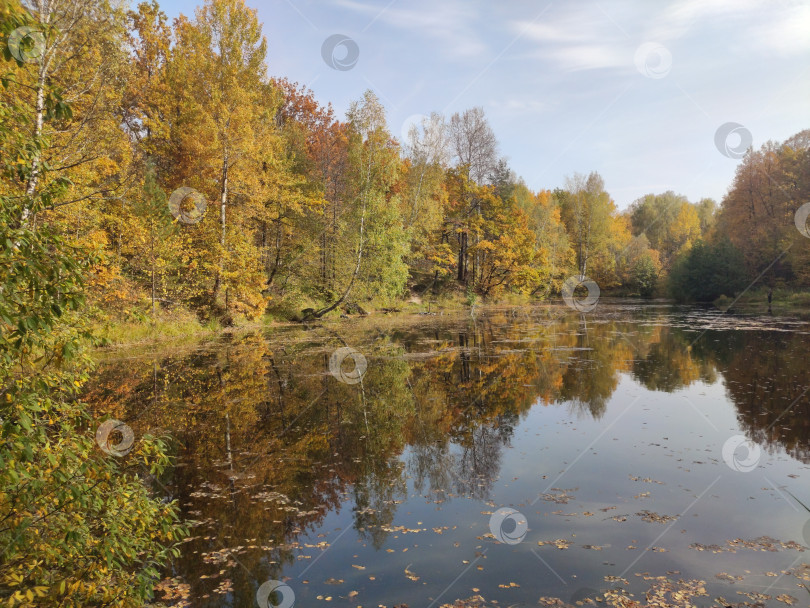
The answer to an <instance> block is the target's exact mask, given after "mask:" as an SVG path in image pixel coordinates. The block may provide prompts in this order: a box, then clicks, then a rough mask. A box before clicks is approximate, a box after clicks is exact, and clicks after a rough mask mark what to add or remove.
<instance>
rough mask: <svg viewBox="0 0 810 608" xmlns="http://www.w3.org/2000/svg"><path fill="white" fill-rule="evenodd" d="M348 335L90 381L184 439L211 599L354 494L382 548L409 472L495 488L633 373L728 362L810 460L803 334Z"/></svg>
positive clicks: (739, 401) (742, 389)
mask: <svg viewBox="0 0 810 608" xmlns="http://www.w3.org/2000/svg"><path fill="white" fill-rule="evenodd" d="M341 332H343V333H342V335H341V336H337V335H335V334H334V333H330V332H327V331H325V330H314V331H308V330H304V329H293V330H289V331H284V332H277V333H275V334H273V335H272V336H269V337H266V336H262V335H246V336H241V337H233V338H230V339H228V340H225V341H223V342H221V343H219V344H217V345H215V346H212V347H210V348H205V349H201V350H199V351H195V352H191V353H186V354H177V355H170V356H168V357H163V358H149V357H144V358H136V359H131V360H126V361H118V362H113V363H109V364H106V365H103V366H102V367H101V368H100V370H99V372H98V374H97V376H96V378H95V380H94V382H93V383H92V385H91V386H90V387H89V389H88V394H87V398H88V400H89V401H90V402H91V403H92V404H94V406H95V407H96V408H97V409H98V410H99V411H102V412H106V413H109V414H110V415H112V416H115V417H116V418H119V419H121V420H124V421H126V422H127V423H129V424H130V425H131V426H132V427H133V428H134V429H135V431H136V434H140V433H143V432H146V431H147V430H152V431H153V432H154V431H156V430H164V431H168V432H171V433H172V435H173V436H174V437H175V438H176V440H177V442H178V443H177V445H178V450H179V453H180V456H181V458H180V463H179V466H177V467H175V468H174V470H172V471H171V472H170V473H169V474H167V476H166V477H165V478H164V479H162V480H160V481H161V482H162V483H163V485H164V487H165V491H166V492H168V493H169V494H170V495H173V496H178V497H181V498H182V500H183V508H184V509H185V513H186V515H187V516H188V517H191V518H194V519H197V520H200V521H203V522H208V524H209V525H208V526H201V528H200V534H199V536H198V537H196V538H194V539H193V540H191V541H190V542H189V543H188V545H187V547H186V551H185V553H186V555H185V558H184V559H183V560H182V561H180V562H179V563H178V564H177V565H176V568H177V571H178V574H180V575H181V576H182V577H183V578H184V579H185V580H186V581H187V582H188V583H190V584H191V585H192V588H193V591H192V593H193V595H194V596H195V597H196V598H204V596H206V594H211V593H212V591H213V590H214V589H215V588H216V587H217V585H218V584H219V583H220V582H221V581H220V580H219V579H218V578H216V577H215V578H201V575H202V574H206V573H210V572H211V570H214V571H219V570H220V569H222V565H223V564H226V565H230V566H231V570H230V572H231V574H230V576H231V578H232V581H233V585H234V587H235V589H236V594H235V597H245V598H250V597H252V595H251V591H250V589H254V591H255V587H256V585H257V584H258V583H261V582H262V581H261V580H258V583H257V580H256V578H255V577H257V576H258V577H262V576H264V578H265V579H267V578H277V577H279V576H281V573H282V570H283V568H284V566H285V565H289V564H292V563H294V562H295V560H296V559H298V558H299V557H297V556H299V554H300V553H301V552H302V551H305V552H307V553H309V554H310V555H313V559H314V554H315V553H316V552H317V551H318V549H317V548H316V547H314V545H317V542H320V541H315V540H312V539H310V541H306V539H307V538H309V533H310V532H312V531H313V530H315V529H316V528H317V527H318V526H319V525H320V523H321V522H322V520H323V517H324V516H325V514H326V513H327V512H330V511H337V512H339V511H340V510H341V507H342V504H343V502H344V501H345V500H346V499H347V497H349V496H351V499H352V504H353V509H354V510H353V513H352V516H353V521H354V526H355V528H356V529H357V530H358V533H359V534H360V535H361V537H362V538H364V539H365V540H366V541H367V542H369V543H370V544H372V545H373V546H375V547H381V546H382V545H383V544H384V543H385V540H386V538H387V535H388V534H389V532H388V531H389V530H391V527H390V524H391V522H393V520H394V516H395V514H396V508H397V505H398V504H399V503H400V502H401V501H403V500H404V499H405V498H406V497H407V482H408V478H409V477H410V479H411V483H412V484H413V486H414V488H415V490H416V491H417V492H419V493H421V494H424V495H426V496H430V498H431V499H432V500H436V501H444V500H448V499H450V498H451V497H452V496H453V495H464V496H468V497H473V498H477V499H488V498H489V497H490V493H491V489H492V485H493V482H494V480H495V479H496V478H497V476H498V473H499V469H500V465H501V458H502V450H503V448H504V447H505V446H508V445H509V442H510V441H511V438H512V435H513V433H514V429H515V428H516V426H517V424H518V423H519V421H520V419H521V417H522V416H524V415H525V414H526V413H527V412H528V410H529V409H530V408H531V407H532V406H534V405H537V406H538V407H544V406H552V405H554V404H565V405H566V406H567V407H570V408H572V409H574V410H576V411H578V412H581V413H582V414H583V415H588V416H593V417H594V418H597V419H598V418H600V417H601V416H602V414H603V413H604V411H605V408H606V405H607V402H608V400H609V399H610V396H611V395H612V393H613V392H614V390H615V389H616V386H617V385H618V382H619V379H620V377H621V374H623V373H624V374H629V375H631V376H632V377H633V378H634V379H635V380H636V381H638V382H639V383H641V384H643V385H644V386H645V387H647V388H648V389H650V390H659V391H674V390H678V389H681V388H683V387H686V386H688V385H690V384H691V383H693V382H695V381H698V380H702V381H705V382H707V383H712V382H714V381H715V380H716V378H717V374H718V372H719V373H720V374H722V376H723V377H724V379H725V384H726V387H727V391H728V394H729V396H730V397H731V399H732V400H733V401H734V403H735V404H736V406H737V408H738V411H739V418H740V421H741V424H742V425H743V427H744V428H745V429H746V431H747V433H748V434H749V435H750V436H751V437H752V438H753V439H755V440H756V441H758V442H760V443H763V444H765V445H767V446H769V447H771V448H776V447H777V446H782V447H784V448H785V449H787V450H788V452H789V453H790V454H791V455H793V456H794V457H796V458H799V459H802V460H803V461H805V462H807V461H808V446H809V445H810V416H808V401H810V399H808V394H807V393H805V394H804V395H803V393H802V391H803V390H804V389H805V387H806V386H807V384H808V382H807V380H806V378H805V377H804V375H803V372H804V370H805V368H806V366H805V365H804V363H805V361H806V360H807V355H808V353H806V350H807V349H808V345H807V344H806V341H805V340H803V339H802V337H801V336H798V335H790V334H763V333H753V332H748V333H743V332H738V333H731V332H727V333H718V334H713V333H709V334H706V335H705V336H703V337H702V338H701V340H699V341H698V342H696V343H695V344H694V345H691V342H692V341H694V339H695V337H696V335H695V334H694V333H684V332H683V331H682V330H678V329H673V328H672V327H669V326H667V325H664V324H638V323H631V322H627V320H623V319H617V320H607V321H603V322H600V323H593V322H591V323H590V324H588V325H586V324H584V323H583V322H582V319H581V318H579V317H577V316H573V315H572V316H570V317H563V318H560V319H553V318H548V317H543V316H542V315H541V314H540V313H538V314H536V315H534V316H533V317H532V318H526V319H523V320H520V322H515V321H514V320H513V319H509V318H507V317H505V316H499V315H497V314H494V315H488V316H486V317H483V318H479V319H478V320H475V321H473V320H470V321H457V322H455V323H449V324H446V325H444V326H430V325H427V326H422V327H419V326H411V327H406V328H404V329H403V328H394V329H385V328H382V329H379V328H378V329H375V330H373V331H368V330H365V331H361V330H355V331H351V330H345V331H344V330H343V329H341ZM344 341H345V343H349V344H351V345H353V346H354V347H356V348H358V349H359V350H360V351H361V352H363V354H364V355H365V356H366V357H367V359H368V361H369V365H368V370H367V373H366V374H365V376H364V377H363V380H362V382H361V383H359V384H356V385H347V384H343V383H340V382H338V381H337V380H336V379H335V378H334V377H332V376H331V375H330V374H329V373H328V359H329V355H330V353H331V352H332V351H333V350H334V349H335V348H338V347H339V346H343V345H344ZM809 393H810V392H809ZM802 395H803V396H802ZM794 401H796V403H794V405H793V408H792V409H789V410H788V411H785V410H786V408H787V407H788V406H789V405H790V404H791V403H793V402H794ZM403 454H405V458H404V460H405V465H404V466H403V464H402V461H403ZM303 542H309V543H310V545H313V546H311V547H302V545H301V543H303ZM234 547H240V548H239V549H238V550H237V553H231V552H230V550H231V549H233V548H234ZM223 549H225V551H223ZM237 561H238V563H239V564H242V565H243V566H245V568H244V569H243V568H241V567H240V568H236V567H235V564H236V563H237ZM226 570H227V569H226ZM249 573H250V574H249ZM210 601H211V603H212V604H216V603H217V602H216V601H215V600H214V599H212V600H210ZM248 603H249V602H247V600H246V603H245V605H248ZM195 605H206V603H205V601H203V599H199V601H197V602H195ZM235 605H238V604H235Z"/></svg>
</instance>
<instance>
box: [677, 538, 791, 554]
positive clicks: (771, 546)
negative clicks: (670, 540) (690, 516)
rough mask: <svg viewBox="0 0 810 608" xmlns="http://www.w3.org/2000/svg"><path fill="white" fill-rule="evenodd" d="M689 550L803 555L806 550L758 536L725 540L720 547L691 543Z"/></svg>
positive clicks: (789, 542) (788, 542) (788, 543)
mask: <svg viewBox="0 0 810 608" xmlns="http://www.w3.org/2000/svg"><path fill="white" fill-rule="evenodd" d="M689 548H690V549H694V550H696V551H711V552H712V553H736V552H737V550H738V549H751V550H754V551H770V552H772V553H775V552H777V551H781V550H782V549H793V550H796V551H799V552H800V553H803V552H804V551H805V550H806V548H805V547H804V546H803V545H800V544H799V543H797V542H795V541H792V540H789V541H787V542H785V541H781V540H776V539H775V538H771V537H769V536H760V537H759V538H755V539H753V540H742V539H740V538H735V539H734V540H727V541H726V546H725V547H723V546H720V545H703V544H701V543H692V544H691V545H689Z"/></svg>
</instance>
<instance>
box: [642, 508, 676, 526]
mask: <svg viewBox="0 0 810 608" xmlns="http://www.w3.org/2000/svg"><path fill="white" fill-rule="evenodd" d="M636 515H638V516H639V517H641V519H642V521H647V522H650V523H656V524H665V523H667V522H670V521H674V520H676V519H678V516H677V515H659V514H658V513H653V512H652V511H647V510H644V511H640V512H638V513H636Z"/></svg>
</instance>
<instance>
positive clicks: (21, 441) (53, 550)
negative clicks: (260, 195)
mask: <svg viewBox="0 0 810 608" xmlns="http://www.w3.org/2000/svg"><path fill="white" fill-rule="evenodd" d="M0 17H3V22H2V27H1V28H0V29H2V31H4V32H6V31H7V30H8V27H7V25H8V24H7V23H6V20H5V12H0ZM2 112H3V113H4V114H6V115H13V116H15V117H25V115H26V108H25V106H24V105H22V104H18V103H14V102H8V103H6V104H5V105H4V106H3V107H2ZM44 119H45V120H46V121H48V120H56V119H57V117H56V115H55V114H48V115H46V116H45V117H44ZM0 149H2V150H3V151H4V154H3V155H2V156H0V179H1V180H3V181H4V183H6V184H12V185H13V186H15V188H14V189H13V190H12V189H11V188H10V189H9V190H10V191H12V192H17V193H20V192H21V191H22V188H20V184H21V183H24V182H25V181H26V180H27V179H28V178H30V176H31V175H32V174H33V170H32V166H33V165H37V167H38V168H37V171H36V174H37V175H38V176H39V177H41V178H44V177H45V174H46V172H47V169H48V166H47V163H40V162H39V161H38V160H37V159H38V158H41V157H39V156H37V155H36V154H35V155H29V154H28V153H27V152H26V151H27V150H38V151H39V152H40V153H44V152H46V151H47V150H48V139H47V138H46V137H45V136H44V135H41V134H39V135H36V134H35V135H34V136H31V135H30V134H29V135H23V134H22V133H20V132H19V131H14V130H11V129H0ZM6 152H8V154H5V153H6ZM21 163H22V166H23V167H25V168H22V169H21ZM38 185H39V187H38V189H34V191H33V194H30V195H23V194H8V193H4V194H2V195H0V548H2V556H1V557H0V601H2V603H3V604H4V605H6V606H45V605H49V606H50V605H53V606H56V605H58V606H91V605H107V606H142V605H144V604H145V603H146V601H147V600H149V598H151V596H152V586H153V583H154V581H155V578H156V577H157V575H158V569H159V568H160V567H162V566H163V565H164V564H165V563H166V562H167V561H168V560H169V559H170V558H171V556H173V555H177V548H176V544H177V542H178V541H179V540H180V539H181V537H182V536H183V535H184V534H186V529H185V527H184V526H183V525H181V524H180V522H179V520H178V513H177V506H176V504H174V503H167V504H164V503H163V502H161V501H160V500H159V499H158V498H156V497H154V496H152V494H151V492H150V491H149V490H148V489H147V487H146V486H145V485H144V482H143V478H144V476H146V475H160V474H161V473H162V472H163V471H164V470H165V469H166V467H167V465H168V464H169V460H168V457H167V456H166V445H165V443H164V441H162V440H159V439H154V438H150V437H143V438H140V439H139V441H138V442H137V445H136V446H135V449H134V450H133V451H132V452H131V454H130V455H129V456H128V457H127V458H126V459H124V460H117V459H116V458H114V457H112V456H108V455H106V454H105V453H104V452H102V451H101V450H100V449H99V448H98V446H97V445H96V443H95V441H94V433H95V429H96V427H97V424H98V421H96V420H93V418H92V417H91V415H90V412H89V409H88V407H87V405H86V404H84V403H83V402H82V401H81V400H80V399H79V392H80V390H81V387H82V385H83V383H84V382H85V380H86V379H87V377H88V374H89V370H90V366H89V363H88V360H87V358H86V357H85V355H84V354H83V345H84V344H85V343H86V341H87V339H88V338H89V337H90V336H89V335H88V332H87V331H86V330H85V329H84V328H83V321H82V318H81V314H80V313H81V309H82V307H83V306H84V303H85V297H84V287H85V283H86V276H87V274H88V271H89V269H90V267H91V266H92V265H94V264H96V263H97V262H98V259H97V257H96V256H95V255H94V254H93V253H92V251H89V250H87V249H84V248H81V247H79V246H77V245H76V244H74V243H70V242H69V241H68V240H67V239H66V238H64V237H63V236H61V235H60V234H58V233H57V230H55V229H54V227H52V226H50V225H48V224H47V223H44V222H39V221H37V220H38V218H39V216H40V215H42V214H43V213H44V210H45V208H46V206H49V205H52V204H57V203H58V202H60V201H61V200H63V197H64V196H65V191H66V189H67V188H69V187H70V186H71V184H70V182H69V180H67V179H63V178H58V177H57V178H55V179H51V180H46V179H40V180H39V181H38ZM6 192H8V191H6Z"/></svg>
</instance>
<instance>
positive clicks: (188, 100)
mask: <svg viewBox="0 0 810 608" xmlns="http://www.w3.org/2000/svg"><path fill="white" fill-rule="evenodd" d="M55 6H56V8H54V13H53V14H52V15H50V16H48V20H49V21H48V23H51V24H52V25H51V26H52V27H57V28H59V31H60V34H59V38H58V39H56V40H55V41H54V44H53V45H51V46H50V47H49V48H47V49H46V51H45V53H46V55H48V56H47V61H45V62H43V63H40V64H32V63H25V64H23V65H21V66H18V67H16V68H14V67H12V66H9V69H11V70H12V71H11V72H9V74H8V78H10V79H12V81H13V83H14V84H15V85H16V86H6V88H5V89H4V91H3V92H2V95H3V98H4V102H6V103H14V104H15V106H14V107H16V108H17V110H18V111H16V112H15V113H14V114H13V115H10V116H8V117H7V119H6V120H5V121H4V124H6V125H7V127H8V128H10V129H13V130H18V129H19V130H20V132H25V130H26V129H30V128H31V127H33V128H35V129H36V132H37V134H38V135H39V136H41V137H43V138H47V141H48V148H47V149H46V150H43V151H42V152H36V153H32V154H33V156H32V158H31V160H32V164H31V167H32V169H31V171H29V172H28V173H27V174H25V173H24V172H20V173H19V174H18V175H16V176H15V178H14V179H7V180H6V181H4V184H3V187H4V189H5V190H6V191H7V192H8V193H9V194H11V195H14V196H22V195H24V194H30V193H31V192H34V191H48V189H49V188H50V187H51V186H52V185H53V184H55V183H64V184H65V188H64V191H63V193H62V194H61V195H60V198H59V199H58V200H53V201H51V202H50V204H48V205H46V206H45V208H44V209H43V210H41V211H39V212H38V213H36V215H35V217H34V218H33V221H35V222H37V223H43V224H47V225H49V226H51V227H53V228H54V229H55V230H57V231H58V232H60V233H61V234H65V235H69V236H70V238H71V239H72V241H73V242H74V244H75V245H76V246H77V247H82V248H86V249H87V250H88V251H92V252H93V253H92V255H93V256H94V264H93V266H92V271H91V277H90V284H89V297H90V301H89V302H90V305H91V308H92V310H93V311H95V313H94V314H96V315H98V316H99V318H107V319H109V318H112V319H122V318H140V319H143V320H146V319H148V318H149V317H150V316H152V315H160V314H161V313H162V312H164V311H168V312H171V311H177V310H185V311H191V312H192V313H194V315H196V316H197V317H198V318H200V319H204V320H207V319H211V318H213V319H216V320H218V321H223V322H225V323H226V324H230V323H232V322H234V320H238V319H248V320H249V319H256V318H258V317H261V316H262V315H264V314H265V313H267V312H270V313H272V314H274V315H275V316H276V317H279V318H282V319H291V318H292V319H294V318H300V317H301V315H302V313H301V311H302V310H306V311H307V314H308V315H310V316H312V317H321V316H323V315H325V314H327V313H329V312H332V311H335V314H337V313H339V312H342V311H343V310H345V309H347V306H348V307H349V308H348V309H349V310H352V308H351V307H352V306H354V305H359V306H360V307H361V309H364V308H382V307H396V305H397V303H398V302H401V301H403V300H404V299H407V298H409V297H411V296H417V297H420V298H426V299H428V300H430V299H431V298H434V299H435V298H436V297H438V296H440V295H441V294H454V293H455V294H460V295H461V297H462V298H468V299H469V298H476V297H480V298H483V299H485V300H490V301H491V300H497V299H498V298H500V297H503V296H506V295H509V294H517V295H520V296H523V297H534V298H547V297H550V296H553V295H554V294H559V292H560V289H561V286H562V284H563V282H564V281H565V280H566V279H567V278H568V277H570V276H572V275H576V276H580V275H581V276H587V277H589V278H590V279H592V280H593V281H595V282H596V283H597V284H598V285H599V287H600V289H601V290H602V291H603V292H608V293H610V292H615V293H621V294H627V295H641V296H645V297H651V296H668V295H675V296H677V297H679V298H683V299H688V300H703V301H705V300H713V299H714V298H716V297H718V296H721V295H726V296H729V297H733V296H734V295H735V294H736V293H738V292H739V291H741V290H742V289H744V288H745V287H747V286H748V285H749V284H750V283H751V281H752V280H753V279H754V278H755V277H757V276H758V275H759V274H760V273H761V272H762V271H763V270H765V269H766V267H767V268H769V270H768V275H767V277H766V279H765V280H766V281H767V282H768V283H769V284H771V285H773V284H778V285H789V286H794V287H802V286H804V287H807V286H808V285H810V275H808V271H807V267H808V265H807V263H806V262H807V259H808V255H810V253H808V247H807V246H806V243H804V244H802V245H804V246H796V247H793V248H791V249H790V250H789V251H787V252H786V253H785V252H784V250H785V248H786V247H788V245H789V244H790V243H791V242H792V241H793V240H795V239H796V238H800V235H799V234H798V233H797V232H796V230H795V227H794V222H793V215H794V213H795V212H796V210H797V209H798V208H799V206H800V204H801V202H803V201H806V200H808V197H809V196H810V172H809V171H810V160H809V158H810V157H809V156H808V154H810V153H808V147H810V136H808V134H807V132H802V133H799V134H797V135H795V136H794V137H792V138H791V139H789V140H788V141H785V142H772V143H768V144H766V145H764V146H763V147H762V148H761V149H759V150H750V151H749V152H748V154H747V155H746V156H745V158H744V159H743V160H742V162H740V165H739V169H738V171H737V176H736V178H735V180H734V182H733V183H732V184H729V191H728V194H727V196H726V197H725V199H724V200H722V201H719V203H718V202H717V201H714V200H711V199H708V198H706V199H702V200H698V201H689V200H687V199H686V198H685V197H683V196H680V195H678V194H677V193H675V192H672V191H668V192H661V193H650V194H649V195H647V196H645V197H643V198H641V199H639V200H637V201H635V202H634V203H633V204H632V205H631V206H630V207H629V208H628V209H626V210H624V211H619V210H618V209H617V206H616V203H615V202H614V201H613V199H612V198H611V195H610V193H609V192H608V191H606V187H605V184H604V181H603V180H602V178H601V177H600V175H599V173H598V172H597V171H589V170H588V168H583V172H582V173H581V174H574V175H571V176H570V177H569V178H568V179H567V180H566V183H565V184H560V185H558V187H555V188H553V189H548V190H541V191H538V192H534V191H531V190H530V189H529V188H528V187H527V186H526V185H525V183H524V182H523V181H522V179H521V178H520V177H519V176H517V175H515V174H514V173H513V171H512V170H510V168H509V165H508V162H507V160H505V159H504V158H502V157H500V156H499V148H498V141H497V136H496V134H495V133H494V132H493V130H492V128H491V127H490V125H489V123H488V121H487V117H486V115H485V113H484V110H483V109H482V108H480V107H472V108H470V109H468V110H466V111H463V112H457V113H455V114H453V115H451V116H442V115H440V114H436V113H434V114H432V115H431V116H429V117H425V118H424V119H423V120H422V122H421V124H415V125H412V127H411V130H410V133H408V137H407V139H405V140H404V141H400V140H398V139H397V138H396V137H395V136H394V135H392V133H391V130H390V129H389V126H388V124H387V122H386V110H385V107H384V106H383V104H382V103H381V102H380V100H379V99H378V97H377V96H376V95H375V94H374V93H373V92H372V91H366V92H365V93H362V92H360V91H358V96H357V100H356V101H355V102H354V103H353V104H352V106H351V108H350V110H349V111H348V113H347V115H346V116H345V117H343V116H337V115H336V114H335V112H334V111H333V110H332V108H331V106H330V105H329V104H328V102H324V101H321V100H317V99H316V98H315V96H314V94H313V93H312V91H310V90H308V89H306V88H305V87H303V86H300V85H298V84H296V83H293V82H290V81H288V80H286V79H285V78H282V77H270V76H269V75H268V72H267V61H268V50H267V41H266V40H265V39H264V38H263V36H262V33H261V24H260V23H259V22H258V20H257V17H256V15H255V12H254V11H253V10H252V9H251V8H250V7H248V6H246V5H245V4H244V3H243V2H240V1H236V0H227V1H226V0H222V1H219V0H217V1H213V0H212V1H209V2H206V3H205V4H204V5H203V6H201V7H200V8H199V9H198V10H197V11H196V13H195V15H194V16H191V17H185V16H183V17H180V18H179V19H177V20H175V21H174V22H173V23H169V21H168V19H167V17H166V15H165V14H164V13H162V12H161V10H160V7H159V5H158V4H157V2H152V3H141V4H139V5H138V6H137V7H134V8H133V9H132V10H128V11H127V10H124V9H120V10H112V9H111V8H109V7H102V6H101V5H97V4H96V3H94V2H86V3H79V4H75V3H74V4H72V5H71V6H70V7H68V6H67V5H65V6H64V7H63V9H64V13H62V12H60V10H59V8H58V7H59V5H55ZM41 18H42V19H43V20H44V19H45V17H41ZM37 68H39V69H37ZM6 84H7V85H9V84H10V81H9V80H7V81H6ZM43 100H44V103H43ZM68 106H69V108H70V110H69V113H68V112H61V113H60V109H61V108H63V107H68ZM26 125H30V126H26ZM4 154H5V151H4ZM44 167H47V173H46V172H45V171H43V170H42V168H44ZM172 193H174V194H172ZM170 197H173V198H170ZM777 257H778V261H776V263H774V260H776V259H777ZM704 258H705V261H703V260H704ZM769 265H770V266H769Z"/></svg>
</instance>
